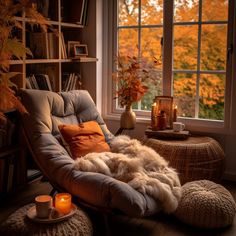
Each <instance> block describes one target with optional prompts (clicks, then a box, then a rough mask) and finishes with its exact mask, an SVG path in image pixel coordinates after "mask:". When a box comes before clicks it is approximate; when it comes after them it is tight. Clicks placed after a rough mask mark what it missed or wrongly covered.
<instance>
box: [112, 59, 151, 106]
mask: <svg viewBox="0 0 236 236" xmlns="http://www.w3.org/2000/svg"><path fill="white" fill-rule="evenodd" d="M116 63H117V70H116V72H115V73H114V74H113V79H114V80H115V81H116V85H117V89H116V97H115V98H118V99H119V102H120V105H121V106H122V107H123V106H131V105H132V104H133V103H135V102H138V101H140V100H141V99H142V97H143V96H144V94H145V93H146V92H147V91H148V87H147V85H146V80H147V79H148V73H149V71H148V69H146V68H145V63H144V62H143V61H141V60H140V59H138V58H137V57H135V56H120V55H119V56H117V58H116Z"/></svg>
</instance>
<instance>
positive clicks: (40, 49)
mask: <svg viewBox="0 0 236 236" xmlns="http://www.w3.org/2000/svg"><path fill="white" fill-rule="evenodd" d="M30 49H31V51H32V53H33V55H34V58H39V59H48V58H49V48H48V33H46V32H34V33H31V34H30Z"/></svg>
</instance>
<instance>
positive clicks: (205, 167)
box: [144, 137, 225, 184]
mask: <svg viewBox="0 0 236 236" xmlns="http://www.w3.org/2000/svg"><path fill="white" fill-rule="evenodd" d="M144 144H145V145H147V146H149V147H152V148H153V149H154V150H155V151H156V152H157V153H159V154H160V155H161V156H163V157H164V158H165V159H166V160H167V161H169V165H170V166H171V167H173V168H175V169H176V170H177V171H178V173H179V177H180V181H181V184H184V183H186V182H189V181H193V180H200V179H208V180H212V181H216V182H218V181H219V180H220V179H221V177H222V174H223V171H224V159H225V154H224V151H223V149H222V148H221V146H220V144H219V143H218V142H217V141H216V140H214V139H213V138H210V137H189V138H188V139H186V140H159V139H154V138H147V139H145V140H144Z"/></svg>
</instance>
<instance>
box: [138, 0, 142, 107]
mask: <svg viewBox="0 0 236 236" xmlns="http://www.w3.org/2000/svg"><path fill="white" fill-rule="evenodd" d="M141 4H142V3H141V0H139V2H138V58H140V57H141V50H142V48H141V40H142V39H141V14H142V13H141V10H142V8H141ZM138 110H141V101H139V102H138Z"/></svg>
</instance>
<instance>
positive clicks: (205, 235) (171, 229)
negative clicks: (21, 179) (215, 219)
mask: <svg viewBox="0 0 236 236" xmlns="http://www.w3.org/2000/svg"><path fill="white" fill-rule="evenodd" d="M224 186H225V187H226V188H227V189H228V190H229V191H230V192H231V193H232V195H233V196H234V199H235V200H236V183H232V182H231V183H229V182H224ZM51 189H52V188H51V186H50V184H48V183H47V182H41V181H36V182H34V183H31V184H29V185H28V186H27V187H26V188H24V189H21V190H20V191H19V192H17V193H15V194H13V195H11V196H9V197H8V198H7V199H5V200H4V202H3V201H1V203H0V223H1V222H2V221H4V220H5V219H6V218H7V217H8V216H9V215H10V214H11V213H12V212H14V211H15V210H16V209H18V208H19V207H21V206H23V205H25V204H28V203H31V202H33V201H34V198H35V196H37V195H39V194H49V192H50V191H51ZM85 210H86V211H87V213H88V214H89V216H90V218H91V220H92V222H93V226H94V236H105V235H108V233H109V235H111V236H118V235H119V236H215V235H216V236H236V219H235V220H234V223H233V225H232V226H231V227H228V228H225V229H220V230H202V229H196V228H193V227H190V226H187V225H185V224H183V223H181V222H179V221H178V220H177V219H176V218H175V217H174V216H171V215H164V214H159V215H156V216H154V217H150V218H142V219H136V218H129V217H124V216H114V215H108V217H104V216H103V215H102V214H101V213H100V212H94V211H91V210H88V209H85ZM106 223H107V224H108V225H109V230H106V227H105V225H106Z"/></svg>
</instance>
